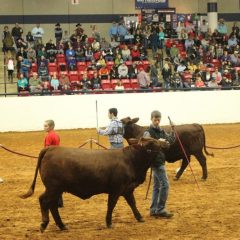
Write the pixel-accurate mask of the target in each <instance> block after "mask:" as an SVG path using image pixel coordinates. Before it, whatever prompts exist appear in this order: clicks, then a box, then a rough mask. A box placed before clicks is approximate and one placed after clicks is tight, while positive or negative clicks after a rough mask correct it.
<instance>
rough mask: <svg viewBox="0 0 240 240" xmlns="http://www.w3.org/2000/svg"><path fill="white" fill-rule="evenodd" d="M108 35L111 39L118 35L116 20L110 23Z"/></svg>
mask: <svg viewBox="0 0 240 240" xmlns="http://www.w3.org/2000/svg"><path fill="white" fill-rule="evenodd" d="M109 36H110V38H111V41H113V40H114V41H117V37H118V26H117V24H116V22H113V23H112V26H111V27H110V29H109Z"/></svg>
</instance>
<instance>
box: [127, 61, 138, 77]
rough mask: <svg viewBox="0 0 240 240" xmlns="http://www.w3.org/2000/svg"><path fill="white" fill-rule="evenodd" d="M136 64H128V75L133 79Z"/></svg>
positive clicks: (135, 73) (135, 74) (135, 75)
mask: <svg viewBox="0 0 240 240" xmlns="http://www.w3.org/2000/svg"><path fill="white" fill-rule="evenodd" d="M137 74H138V72H137V65H136V63H133V64H131V65H130V66H128V76H129V78H130V79H134V78H137Z"/></svg>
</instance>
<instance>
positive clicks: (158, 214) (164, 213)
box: [155, 211, 174, 218]
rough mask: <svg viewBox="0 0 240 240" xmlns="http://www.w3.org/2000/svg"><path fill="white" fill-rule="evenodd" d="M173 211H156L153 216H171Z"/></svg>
mask: <svg viewBox="0 0 240 240" xmlns="http://www.w3.org/2000/svg"><path fill="white" fill-rule="evenodd" d="M173 215H174V214H173V213H170V212H168V211H162V212H160V213H156V214H155V216H156V217H159V218H171V217H173Z"/></svg>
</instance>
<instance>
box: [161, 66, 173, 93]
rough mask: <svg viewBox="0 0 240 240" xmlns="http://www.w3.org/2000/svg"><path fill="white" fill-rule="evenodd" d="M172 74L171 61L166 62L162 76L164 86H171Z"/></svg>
mask: <svg viewBox="0 0 240 240" xmlns="http://www.w3.org/2000/svg"><path fill="white" fill-rule="evenodd" d="M171 76H172V70H171V66H170V64H169V63H165V64H164V66H163V69H162V77H163V83H164V88H166V89H168V88H170V82H171Z"/></svg>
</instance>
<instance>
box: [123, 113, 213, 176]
mask: <svg viewBox="0 0 240 240" xmlns="http://www.w3.org/2000/svg"><path fill="white" fill-rule="evenodd" d="M138 120H139V118H133V119H131V118H130V117H127V118H124V119H122V120H121V121H122V122H123V124H124V130H125V133H124V138H125V139H126V140H127V141H128V139H130V138H137V139H140V138H141V137H142V136H143V133H144V132H145V131H146V129H147V128H146V127H141V126H139V125H137V124H136V122H138ZM164 129H165V130H166V132H168V131H169V130H170V128H169V127H164ZM175 130H176V131H177V133H178V135H179V138H180V139H181V142H182V144H183V146H184V149H185V151H186V154H187V156H188V159H189V161H190V157H191V155H193V156H195V157H196V159H197V160H198V162H199V163H200V165H201V167H202V179H203V180H205V179H207V176H208V174H207V163H206V157H205V155H204V154H203V149H204V152H205V153H206V154H207V155H211V156H213V154H212V153H211V154H210V153H208V152H207V150H206V145H205V132H204V129H203V127H202V126H201V125H199V124H184V125H179V126H176V127H175ZM165 155H166V161H167V162H169V163H174V162H176V161H178V160H181V159H183V161H182V165H181V168H180V170H179V171H178V172H177V174H176V176H175V180H178V179H179V178H180V177H181V175H182V173H183V172H184V170H185V169H186V167H187V165H188V161H187V159H186V157H185V156H184V153H183V152H182V149H181V147H180V145H179V143H178V141H177V140H176V141H175V143H174V144H173V145H171V146H170V148H169V149H168V150H167V151H166V152H165Z"/></svg>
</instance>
